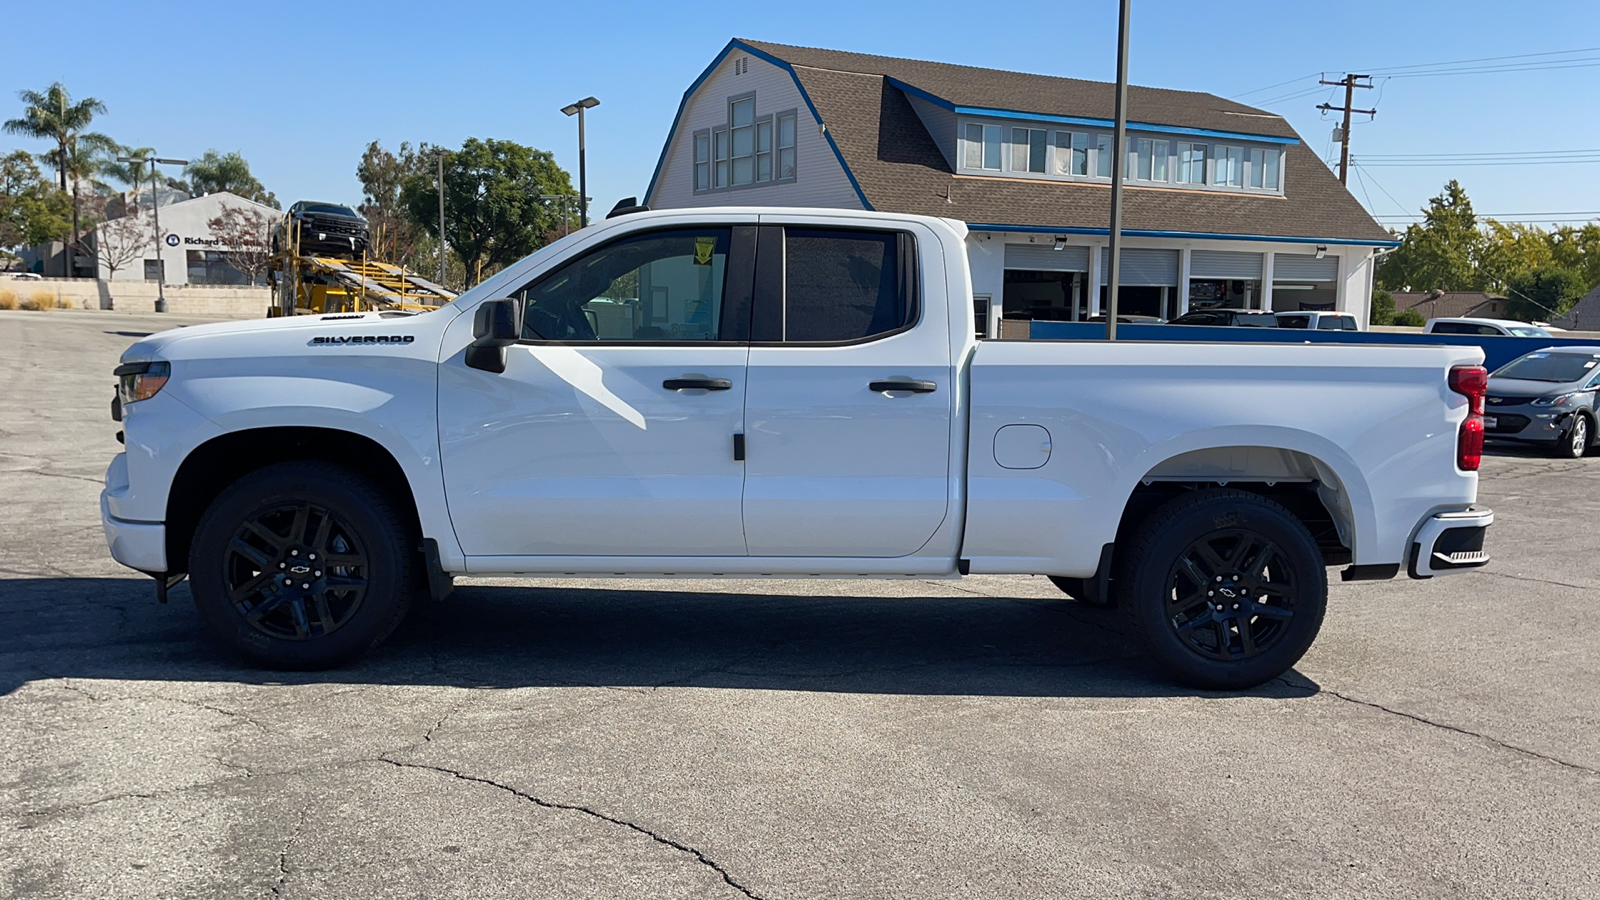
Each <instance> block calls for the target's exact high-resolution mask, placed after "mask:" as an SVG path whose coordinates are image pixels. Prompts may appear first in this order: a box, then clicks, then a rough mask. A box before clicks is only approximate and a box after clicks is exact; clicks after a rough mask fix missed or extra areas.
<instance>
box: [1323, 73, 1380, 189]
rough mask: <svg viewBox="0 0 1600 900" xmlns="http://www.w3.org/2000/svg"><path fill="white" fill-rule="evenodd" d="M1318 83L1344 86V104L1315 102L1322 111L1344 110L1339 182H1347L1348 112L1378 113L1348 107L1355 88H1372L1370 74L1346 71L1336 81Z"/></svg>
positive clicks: (1348, 159)
mask: <svg viewBox="0 0 1600 900" xmlns="http://www.w3.org/2000/svg"><path fill="white" fill-rule="evenodd" d="M1360 79H1365V80H1366V83H1365V84H1362V83H1361V81H1360ZM1319 83H1321V84H1329V85H1333V86H1335V87H1343V88H1344V106H1342V107H1340V106H1330V105H1328V104H1326V103H1319V104H1317V109H1320V110H1322V111H1323V112H1335V111H1339V110H1343V111H1344V125H1343V126H1342V127H1341V128H1340V129H1339V183H1340V184H1348V183H1349V180H1350V114H1351V113H1361V114H1363V115H1368V116H1375V115H1377V114H1378V111H1377V110H1375V109H1351V108H1350V107H1351V104H1353V103H1354V102H1355V95H1356V88H1366V89H1367V90H1369V91H1370V90H1372V76H1371V75H1355V74H1351V73H1346V74H1345V76H1344V77H1343V78H1341V79H1339V80H1338V81H1329V80H1327V79H1326V78H1324V79H1321V81H1320V82H1319Z"/></svg>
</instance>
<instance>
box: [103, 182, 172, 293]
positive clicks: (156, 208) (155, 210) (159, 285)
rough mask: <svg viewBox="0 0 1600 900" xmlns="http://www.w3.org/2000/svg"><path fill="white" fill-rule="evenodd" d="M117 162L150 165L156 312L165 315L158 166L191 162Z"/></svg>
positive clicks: (135, 209) (165, 275)
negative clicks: (154, 240) (154, 237)
mask: <svg viewBox="0 0 1600 900" xmlns="http://www.w3.org/2000/svg"><path fill="white" fill-rule="evenodd" d="M117 162H128V163H135V164H137V165H139V166H143V165H144V164H145V163H149V164H150V216H151V218H152V219H154V220H155V229H156V242H155V248H156V269H157V275H156V312H158V313H164V312H166V311H167V289H166V281H167V261H166V258H165V257H163V256H162V255H161V185H160V184H159V178H158V176H157V173H156V164H157V163H162V164H165V165H169V166H187V165H188V164H189V161H188V160H187V159H163V158H162V157H159V156H119V157H117ZM138 211H139V208H138V206H137V205H135V206H134V212H135V213H136V214H137V213H138ZM97 272H98V270H97Z"/></svg>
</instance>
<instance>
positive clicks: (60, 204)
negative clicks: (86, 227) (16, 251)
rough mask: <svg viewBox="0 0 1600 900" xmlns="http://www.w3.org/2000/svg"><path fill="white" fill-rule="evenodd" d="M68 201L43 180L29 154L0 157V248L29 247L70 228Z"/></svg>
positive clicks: (66, 197) (63, 232) (69, 206)
mask: <svg viewBox="0 0 1600 900" xmlns="http://www.w3.org/2000/svg"><path fill="white" fill-rule="evenodd" d="M71 218H72V201H71V199H70V198H68V196H67V195H66V194H64V193H62V192H61V191H59V190H57V189H56V187H55V185H53V184H51V183H50V182H48V181H45V180H44V176H43V174H42V173H41V172H40V171H39V167H38V165H36V164H35V163H34V161H33V154H31V153H28V152H27V151H25V150H17V151H15V152H13V153H10V154H8V155H7V156H5V157H4V158H0V247H31V246H33V245H34V244H42V243H44V242H45V241H48V240H51V239H53V238H58V237H60V236H61V235H63V234H65V233H66V230H67V229H68V228H69V227H71Z"/></svg>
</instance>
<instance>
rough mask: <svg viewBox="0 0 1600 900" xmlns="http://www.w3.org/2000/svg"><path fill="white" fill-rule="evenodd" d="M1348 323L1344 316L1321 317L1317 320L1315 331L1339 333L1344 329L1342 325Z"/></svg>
mask: <svg viewBox="0 0 1600 900" xmlns="http://www.w3.org/2000/svg"><path fill="white" fill-rule="evenodd" d="M1349 321H1350V320H1349V319H1348V318H1346V317H1345V316H1321V317H1319V318H1318V319H1317V330H1319V331H1322V330H1327V331H1341V330H1343V329H1344V323H1346V322H1349ZM1351 324H1354V323H1351Z"/></svg>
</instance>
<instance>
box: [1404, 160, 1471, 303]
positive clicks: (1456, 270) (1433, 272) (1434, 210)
mask: <svg viewBox="0 0 1600 900" xmlns="http://www.w3.org/2000/svg"><path fill="white" fill-rule="evenodd" d="M1422 214H1423V220H1422V222H1420V223H1418V224H1415V225H1411V226H1409V227H1407V228H1406V230H1405V234H1404V235H1402V237H1401V239H1400V246H1399V247H1397V248H1395V251H1394V252H1393V253H1390V254H1389V255H1388V256H1386V257H1384V260H1383V263H1382V264H1381V265H1379V266H1378V283H1379V286H1381V287H1383V288H1386V289H1388V290H1391V291H1393V290H1405V289H1408V288H1409V289H1412V290H1419V291H1426V290H1441V291H1475V290H1482V289H1483V288H1484V287H1485V284H1484V281H1485V276H1484V273H1483V272H1482V271H1480V269H1479V267H1478V266H1479V262H1480V260H1481V258H1482V257H1483V253H1484V244H1485V238H1484V235H1483V233H1482V232H1481V231H1479V230H1478V217H1477V216H1476V215H1475V214H1474V213H1473V212H1472V201H1471V200H1469V199H1468V198H1467V193H1466V191H1464V190H1462V189H1461V185H1460V183H1459V182H1456V181H1454V180H1451V181H1450V182H1449V183H1447V184H1446V185H1445V186H1444V192H1443V193H1441V194H1440V195H1439V196H1437V197H1434V198H1432V199H1431V200H1429V201H1428V206H1427V208H1425V209H1424V210H1423V211H1422Z"/></svg>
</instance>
